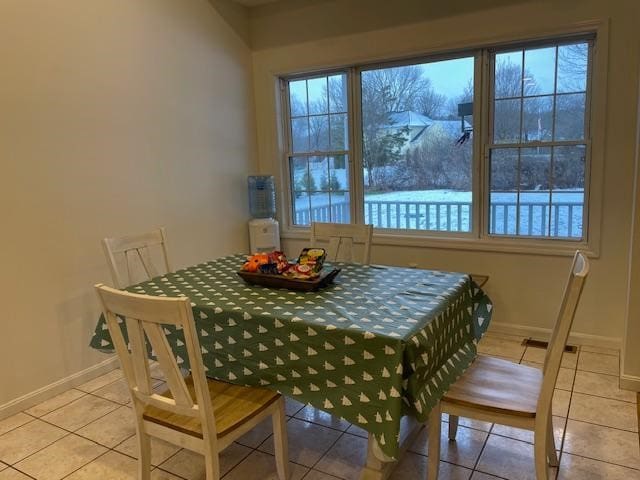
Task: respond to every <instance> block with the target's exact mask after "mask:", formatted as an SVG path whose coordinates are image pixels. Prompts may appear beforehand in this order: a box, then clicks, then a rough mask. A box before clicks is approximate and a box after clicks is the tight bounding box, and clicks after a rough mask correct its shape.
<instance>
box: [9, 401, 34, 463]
mask: <svg viewBox="0 0 640 480" xmlns="http://www.w3.org/2000/svg"><path fill="white" fill-rule="evenodd" d="M18 413H24V414H25V415H27V416H28V417H31V420H29V421H28V422H25V423H23V424H22V425H18V426H17V427H13V428H11V429H9V430H7V431H6V432H4V433H3V434H2V435H0V439H1V438H2V437H4V436H5V435H6V434H7V433H9V432H13V431H14V430H17V429H19V428H21V427H24V426H25V425H29V424H30V423H33V421H34V420H39V418H38V417H34V416H33V415H29V414H28V413H25V412H18ZM18 413H17V414H16V415H18ZM12 416H13V415H12ZM7 465H8V464H7Z"/></svg>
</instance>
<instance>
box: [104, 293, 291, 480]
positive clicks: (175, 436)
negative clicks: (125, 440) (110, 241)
mask: <svg viewBox="0 0 640 480" xmlns="http://www.w3.org/2000/svg"><path fill="white" fill-rule="evenodd" d="M95 288H96V291H97V293H98V297H99V298H100V301H101V303H102V307H103V310H104V315H105V318H106V321H107V326H108V328H109V333H110V334H111V338H112V340H113V344H114V346H115V349H116V352H117V353H118V357H119V358H120V363H121V364H122V371H123V372H124V377H125V379H126V381H127V384H128V386H129V392H130V394H131V399H132V402H133V410H134V414H135V417H136V432H137V438H138V445H139V449H140V455H139V460H138V478H139V479H140V480H149V479H150V471H151V464H150V459H151V456H150V455H151V454H150V451H151V444H150V440H151V437H155V438H160V439H162V440H165V441H168V442H170V443H173V444H175V445H178V446H180V447H182V448H186V449H189V450H192V451H195V452H198V453H201V454H203V455H204V458H205V465H206V467H205V468H206V479H207V480H218V479H219V478H220V462H219V458H218V454H219V452H220V451H222V450H223V449H224V448H226V447H227V446H229V445H230V444H231V443H232V442H233V441H234V440H236V439H237V438H238V437H240V436H241V435H243V434H245V433H246V432H248V431H249V430H251V429H252V428H253V427H254V426H256V425H257V424H258V423H260V422H261V421H262V420H264V419H265V418H268V417H271V419H272V423H273V436H274V445H275V457H276V469H277V472H278V477H279V478H280V480H286V479H288V478H289V464H288V453H287V450H288V447H287V428H286V423H285V407H284V399H283V397H282V396H281V395H280V394H278V393H277V392H273V391H271V390H267V389H264V388H251V387H242V386H238V385H232V384H230V383H225V382H219V381H216V380H211V379H207V378H206V377H205V374H204V365H203V362H202V354H201V350H200V342H199V341H198V335H197V333H196V329H195V323H194V320H193V313H192V310H191V303H190V301H189V299H188V298H186V297H181V298H170V297H152V296H147V295H137V294H133V293H128V292H124V291H121V290H116V289H113V288H110V287H106V286H104V285H101V284H100V285H96V287H95ZM122 318H124V319H125V320H124V321H125V322H126V327H127V328H126V330H127V334H128V337H129V345H127V342H126V341H125V338H124V335H123V333H122V329H121V328H120V324H119V323H120V322H122V321H123V320H122ZM163 325H175V326H177V327H178V328H182V331H183V332H184V343H185V345H186V350H187V355H188V359H189V364H190V365H191V375H189V376H188V377H187V378H183V377H182V375H181V374H180V369H179V368H178V363H177V360H176V356H175V354H174V353H173V352H172V350H171V347H170V346H169V343H168V341H167V338H166V336H165V334H164V330H163ZM147 342H148V344H147ZM148 346H150V347H151V348H152V349H153V350H152V351H153V352H154V353H155V355H156V357H157V359H158V364H159V366H160V369H161V370H162V372H163V373H164V375H165V378H166V383H167V387H168V389H167V390H166V391H165V392H163V393H155V392H154V390H153V389H152V387H151V384H152V382H151V376H150V371H149V362H148V359H147V351H148V350H147V347H148Z"/></svg>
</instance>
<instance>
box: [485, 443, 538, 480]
mask: <svg viewBox="0 0 640 480" xmlns="http://www.w3.org/2000/svg"><path fill="white" fill-rule="evenodd" d="M476 469H477V470H480V471H481V472H484V473H489V474H492V475H497V476H499V477H503V478H509V479H514V480H515V479H518V480H536V474H535V464H534V461H533V445H531V444H530V443H526V442H520V441H518V440H513V439H510V438H504V437H499V436H497V435H490V436H489V439H488V440H487V444H486V446H485V447H484V450H483V451H482V455H481V456H480V460H479V462H478V465H477V467H476Z"/></svg>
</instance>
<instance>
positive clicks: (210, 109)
mask: <svg viewBox="0 0 640 480" xmlns="http://www.w3.org/2000/svg"><path fill="white" fill-rule="evenodd" d="M0 65H1V67H0V112H1V113H0V167H1V170H0V171H1V173H0V205H2V230H1V233H0V268H1V270H0V291H1V292H2V294H1V295H2V296H1V298H2V301H1V305H2V309H1V311H0V406H1V405H2V404H4V403H6V402H8V401H9V400H12V399H15V398H17V397H19V396H21V395H23V394H25V393H27V392H31V391H33V390H36V389H38V388H40V387H43V386H45V385H47V384H50V383H52V382H54V381H57V380H59V379H61V378H63V377H66V376H68V375H71V374H73V373H75V372H78V371H81V370H83V369H85V368H87V367H89V366H91V365H94V364H96V363H98V362H99V361H101V360H104V359H105V358H106V357H105V356H104V355H102V354H100V353H97V352H95V351H92V350H91V349H89V348H88V346H87V345H88V342H89V340H90V336H91V333H92V331H93V328H94V325H95V323H96V320H97V315H98V307H97V303H96V301H95V296H94V293H93V291H92V285H93V284H94V283H97V282H110V281H111V279H110V276H109V272H108V269H107V267H106V264H105V261H104V258H103V254H102V251H101V247H100V240H101V239H102V238H103V237H105V236H110V235H113V236H115V235H121V234H125V233H133V232H141V231H145V230H148V229H151V228H155V227H157V226H159V225H165V226H166V227H167V231H168V235H169V241H170V245H169V247H170V249H171V251H172V253H173V261H174V263H175V264H176V265H177V266H178V267H179V266H185V265H188V264H193V263H196V262H200V261H204V260H207V259H210V258H213V257H216V256H220V255H224V254H228V253H231V252H236V251H238V250H243V249H245V247H243V246H245V245H247V234H246V223H245V221H246V219H247V217H248V208H247V201H246V196H247V195H246V175H247V174H249V173H250V172H251V171H253V170H255V165H256V163H255V127H254V119H253V99H252V91H251V58H250V52H249V50H248V47H247V46H246V45H245V43H244V42H243V41H242V40H241V39H240V38H239V37H238V36H237V34H236V33H234V31H233V30H232V29H231V28H230V27H229V26H228V25H227V24H226V23H225V22H224V21H223V20H222V19H221V17H220V16H219V15H218V14H217V13H216V11H215V10H214V9H213V7H212V6H211V5H210V4H209V3H208V2H207V1H206V0H134V1H132V0H108V1H99V0H64V1H58V2H52V1H43V0H2V1H1V2H0Z"/></svg>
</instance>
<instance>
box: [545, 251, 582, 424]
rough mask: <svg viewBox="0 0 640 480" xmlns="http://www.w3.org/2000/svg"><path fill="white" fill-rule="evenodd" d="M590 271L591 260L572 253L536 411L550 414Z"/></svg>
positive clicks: (548, 349)
mask: <svg viewBox="0 0 640 480" xmlns="http://www.w3.org/2000/svg"><path fill="white" fill-rule="evenodd" d="M588 274H589V260H588V259H587V257H586V256H585V255H584V253H582V252H580V251H577V252H576V253H575V255H574V257H573V263H572V264H571V271H570V272H569V278H568V279H567V283H566V285H565V288H564V294H563V296H562V302H561V304H560V310H559V312H558V317H557V319H556V322H555V325H554V327H553V331H552V333H551V339H550V341H549V346H548V348H547V353H546V356H545V360H544V367H543V372H544V380H543V383H542V390H541V392H540V397H539V399H538V408H537V411H538V412H539V413H540V412H545V413H546V414H549V411H550V408H551V400H552V398H553V391H554V388H555V384H556V380H557V378H558V372H559V371H560V364H561V362H562V355H563V353H564V349H565V346H566V344H567V340H568V338H569V332H570V331H571V326H572V324H573V319H574V317H575V314H576V310H577V308H578V302H579V300H580V296H581V295H582V289H583V287H584V282H585V280H586V278H587V275H588Z"/></svg>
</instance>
